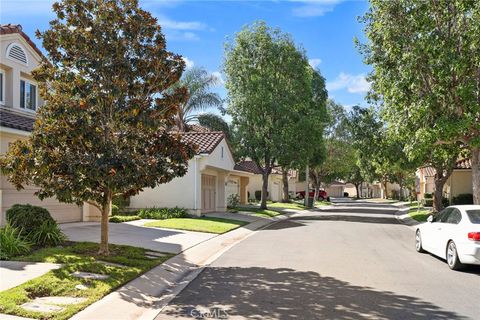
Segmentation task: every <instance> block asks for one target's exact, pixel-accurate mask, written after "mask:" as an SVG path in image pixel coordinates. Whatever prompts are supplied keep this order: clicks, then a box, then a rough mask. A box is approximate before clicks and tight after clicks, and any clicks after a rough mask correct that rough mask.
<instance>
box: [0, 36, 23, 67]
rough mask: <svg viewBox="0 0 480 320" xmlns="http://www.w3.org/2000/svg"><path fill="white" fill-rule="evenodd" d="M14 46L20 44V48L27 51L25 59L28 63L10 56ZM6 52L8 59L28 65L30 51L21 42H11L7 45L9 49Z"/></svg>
mask: <svg viewBox="0 0 480 320" xmlns="http://www.w3.org/2000/svg"><path fill="white" fill-rule="evenodd" d="M13 46H19V47H20V49H22V50H23V52H24V53H25V60H27V63H23V62H22V61H19V60H17V59H13V58H10V50H12V47H13ZM5 54H6V57H7V59H8V60H11V61H14V62H16V63H18V64H21V65H24V66H28V51H27V50H25V47H24V46H22V45H21V44H20V43H18V42H12V43H10V44H9V45H8V47H7V51H6V52H5Z"/></svg>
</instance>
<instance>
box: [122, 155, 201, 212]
mask: <svg viewBox="0 0 480 320" xmlns="http://www.w3.org/2000/svg"><path fill="white" fill-rule="evenodd" d="M195 161H197V160H196V159H195V158H194V159H191V160H190V161H189V162H188V171H187V173H186V174H185V175H184V176H183V177H179V178H175V179H173V180H172V181H170V182H169V183H166V184H161V185H159V186H157V187H155V188H153V189H152V188H146V189H144V190H143V191H142V192H140V193H139V194H138V195H136V196H133V197H131V198H130V208H132V209H141V208H151V207H175V206H178V207H183V208H185V209H188V210H190V211H193V212H196V211H198V210H199V209H200V206H199V204H200V199H198V201H197V203H195V197H194V192H195V186H196V185H199V184H201V179H200V176H199V175H198V172H197V173H196V172H195V170H194V167H195ZM197 188H198V189H199V186H197ZM197 195H198V197H200V193H198V194H197Z"/></svg>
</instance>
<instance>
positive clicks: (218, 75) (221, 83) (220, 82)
mask: <svg viewBox="0 0 480 320" xmlns="http://www.w3.org/2000/svg"><path fill="white" fill-rule="evenodd" d="M212 76H214V77H215V78H217V86H219V87H222V86H224V85H225V80H223V77H222V74H221V73H220V72H219V71H214V72H212Z"/></svg>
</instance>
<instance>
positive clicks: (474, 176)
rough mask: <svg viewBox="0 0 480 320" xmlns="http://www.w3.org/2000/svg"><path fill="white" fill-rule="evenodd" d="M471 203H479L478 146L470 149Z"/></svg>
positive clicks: (479, 165)
mask: <svg viewBox="0 0 480 320" xmlns="http://www.w3.org/2000/svg"><path fill="white" fill-rule="evenodd" d="M472 186H473V204H477V205H480V148H473V149H472Z"/></svg>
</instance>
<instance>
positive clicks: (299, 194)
mask: <svg viewBox="0 0 480 320" xmlns="http://www.w3.org/2000/svg"><path fill="white" fill-rule="evenodd" d="M314 194H315V190H311V191H310V192H309V193H308V197H309V198H313V195H314ZM297 197H298V198H300V199H304V198H305V190H303V191H298V192H297ZM327 198H328V195H327V192H326V191H325V190H318V195H317V199H318V200H326V199H327Z"/></svg>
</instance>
